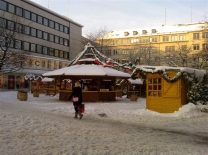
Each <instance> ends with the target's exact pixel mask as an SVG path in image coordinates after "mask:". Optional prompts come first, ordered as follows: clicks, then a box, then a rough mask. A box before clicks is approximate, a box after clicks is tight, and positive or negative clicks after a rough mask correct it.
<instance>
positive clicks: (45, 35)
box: [43, 32, 48, 40]
mask: <svg viewBox="0 0 208 155" xmlns="http://www.w3.org/2000/svg"><path fill="white" fill-rule="evenodd" d="M43 39H44V40H48V33H47V32H43Z"/></svg>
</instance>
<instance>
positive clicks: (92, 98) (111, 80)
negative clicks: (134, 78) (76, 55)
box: [43, 58, 130, 102]
mask: <svg viewBox="0 0 208 155" xmlns="http://www.w3.org/2000/svg"><path fill="white" fill-rule="evenodd" d="M90 60H91V61H94V59H93V60H92V59H91V58H90ZM85 61H86V60H85ZM89 62H90V61H87V64H81V65H73V66H69V67H65V68H62V69H58V70H54V71H51V72H48V73H44V74H43V76H44V77H50V78H55V79H56V80H59V81H63V80H64V79H70V80H71V82H72V87H71V88H73V86H74V84H75V82H76V81H79V82H80V83H81V87H82V89H83V95H82V96H83V101H84V102H97V101H115V100H116V90H115V86H116V79H117V78H122V79H128V78H130V74H128V73H124V72H121V71H118V70H115V69H112V68H108V67H104V66H102V65H96V64H91V63H89ZM71 93H72V89H68V90H67V89H65V88H59V100H62V101H67V100H68V98H69V96H70V94H71Z"/></svg>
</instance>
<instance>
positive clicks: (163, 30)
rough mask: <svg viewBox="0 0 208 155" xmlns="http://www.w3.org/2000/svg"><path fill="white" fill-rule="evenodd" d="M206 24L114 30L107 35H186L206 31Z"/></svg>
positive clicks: (116, 36) (121, 36)
mask: <svg viewBox="0 0 208 155" xmlns="http://www.w3.org/2000/svg"><path fill="white" fill-rule="evenodd" d="M204 26H205V23H191V24H176V25H161V26H154V27H145V28H135V29H122V30H112V31H111V32H109V33H107V34H106V37H107V38H130V37H137V36H148V35H158V34H169V33H184V32H190V31H197V30H202V29H204Z"/></svg>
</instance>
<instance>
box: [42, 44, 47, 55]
mask: <svg viewBox="0 0 208 155" xmlns="http://www.w3.org/2000/svg"><path fill="white" fill-rule="evenodd" d="M43 54H45V55H47V54H48V47H45V46H43Z"/></svg>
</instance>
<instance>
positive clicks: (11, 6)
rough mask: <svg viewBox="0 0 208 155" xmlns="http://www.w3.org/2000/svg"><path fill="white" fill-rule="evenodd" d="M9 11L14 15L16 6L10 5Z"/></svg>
mask: <svg viewBox="0 0 208 155" xmlns="http://www.w3.org/2000/svg"><path fill="white" fill-rule="evenodd" d="M8 11H9V12H10V13H14V5H12V4H9V5H8Z"/></svg>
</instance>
